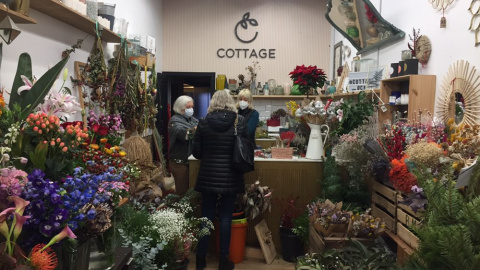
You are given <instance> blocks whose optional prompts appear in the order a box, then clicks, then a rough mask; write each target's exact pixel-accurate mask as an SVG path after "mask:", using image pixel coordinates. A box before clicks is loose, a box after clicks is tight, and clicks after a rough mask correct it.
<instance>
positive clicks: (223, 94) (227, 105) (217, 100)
mask: <svg viewBox="0 0 480 270" xmlns="http://www.w3.org/2000/svg"><path fill="white" fill-rule="evenodd" d="M220 110H227V111H232V112H237V108H236V107H235V101H234V100H233V98H232V96H230V94H229V93H228V92H227V91H225V90H217V91H216V92H215V94H213V96H212V100H210V106H208V110H207V113H211V112H214V111H220Z"/></svg>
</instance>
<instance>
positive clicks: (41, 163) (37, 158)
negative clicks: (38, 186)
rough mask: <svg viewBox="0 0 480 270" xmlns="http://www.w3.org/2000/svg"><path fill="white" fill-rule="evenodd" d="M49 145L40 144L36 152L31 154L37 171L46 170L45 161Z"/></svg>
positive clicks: (31, 159)
mask: <svg viewBox="0 0 480 270" xmlns="http://www.w3.org/2000/svg"><path fill="white" fill-rule="evenodd" d="M47 153H48V144H46V143H39V144H38V145H37V147H36V148H35V151H34V152H31V153H30V161H32V163H33V167H34V168H35V169H40V170H45V161H46V160H47Z"/></svg>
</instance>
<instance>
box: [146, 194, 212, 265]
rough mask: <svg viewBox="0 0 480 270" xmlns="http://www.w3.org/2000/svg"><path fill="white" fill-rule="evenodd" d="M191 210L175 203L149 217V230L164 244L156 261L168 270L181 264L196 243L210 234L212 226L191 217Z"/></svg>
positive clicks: (207, 221)
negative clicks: (150, 225) (164, 265)
mask: <svg viewBox="0 0 480 270" xmlns="http://www.w3.org/2000/svg"><path fill="white" fill-rule="evenodd" d="M192 213H193V208H192V207H191V206H190V205H189V204H188V203H184V202H179V203H175V204H173V205H172V207H164V208H161V209H160V210H157V211H155V212H154V213H153V214H152V215H151V216H150V217H149V219H150V222H151V223H152V227H151V228H150V229H151V230H152V232H154V233H155V234H156V235H157V236H158V241H159V242H161V243H164V249H163V250H162V251H161V252H160V253H159V254H158V257H157V258H158V261H160V262H162V263H163V264H167V266H168V267H169V269H173V268H174V266H175V265H178V264H181V263H183V262H184V261H185V260H186V259H187V258H188V255H189V254H190V250H191V249H192V248H194V247H195V245H196V244H197V243H198V241H199V240H200V239H201V238H202V237H203V236H206V235H209V234H210V231H211V230H212V229H213V224H212V222H211V221H209V220H208V219H207V218H203V217H202V218H197V217H194V216H193V215H192Z"/></svg>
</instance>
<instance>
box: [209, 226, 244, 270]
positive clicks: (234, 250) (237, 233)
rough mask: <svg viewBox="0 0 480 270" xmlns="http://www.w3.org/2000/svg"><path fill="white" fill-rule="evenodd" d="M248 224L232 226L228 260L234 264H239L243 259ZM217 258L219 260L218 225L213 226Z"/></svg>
mask: <svg viewBox="0 0 480 270" xmlns="http://www.w3.org/2000/svg"><path fill="white" fill-rule="evenodd" d="M247 228H248V222H245V223H238V224H232V232H231V235H230V248H229V256H228V258H229V259H230V261H232V262H233V263H234V264H239V263H241V262H242V261H243V259H244V258H245V245H246V241H247ZM215 231H216V232H215V233H216V238H217V239H216V242H217V257H218V258H220V232H219V229H218V223H217V222H216V224H215Z"/></svg>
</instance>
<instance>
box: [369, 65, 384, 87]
mask: <svg viewBox="0 0 480 270" xmlns="http://www.w3.org/2000/svg"><path fill="white" fill-rule="evenodd" d="M388 71H389V68H388V66H377V67H369V68H368V73H367V79H366V80H365V90H371V89H373V90H375V89H380V83H381V81H382V80H384V79H386V78H387V75H388Z"/></svg>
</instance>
